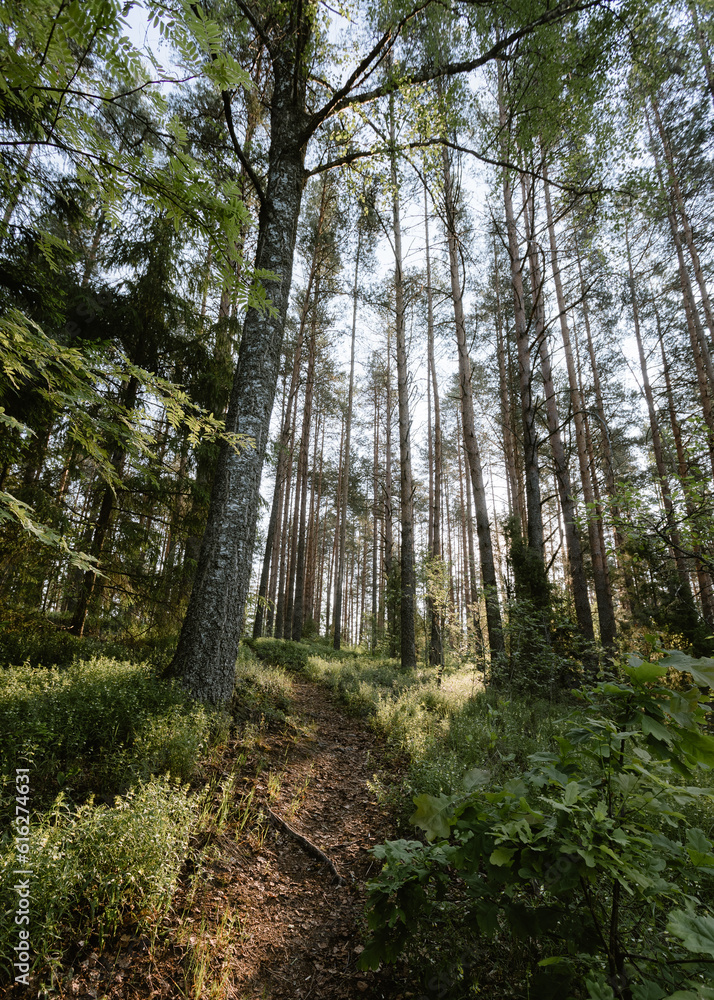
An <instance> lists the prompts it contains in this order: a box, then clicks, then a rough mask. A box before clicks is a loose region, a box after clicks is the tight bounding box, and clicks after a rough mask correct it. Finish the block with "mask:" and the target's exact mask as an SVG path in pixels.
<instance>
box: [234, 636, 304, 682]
mask: <svg viewBox="0 0 714 1000" xmlns="http://www.w3.org/2000/svg"><path fill="white" fill-rule="evenodd" d="M243 641H244V643H245V644H246V646H248V647H249V648H250V649H252V650H253V652H254V653H255V655H256V656H257V657H258V659H259V660H264V661H265V662H266V663H269V664H270V665H271V666H272V667H283V668H284V669H285V670H292V671H294V672H296V673H301V672H302V671H303V670H304V669H305V666H306V664H307V658H308V655H309V653H310V647H309V646H308V645H306V644H305V643H302V642H291V641H290V640H288V639H270V638H267V637H266V638H262V639H244V640H243Z"/></svg>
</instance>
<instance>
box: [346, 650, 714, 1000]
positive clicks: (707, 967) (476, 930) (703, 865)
mask: <svg viewBox="0 0 714 1000" xmlns="http://www.w3.org/2000/svg"><path fill="white" fill-rule="evenodd" d="M668 668H675V669H677V670H686V671H688V672H689V673H690V675H691V676H692V678H693V680H694V681H695V684H694V685H692V686H690V688H689V689H688V690H687V691H686V692H681V691H674V690H671V689H669V688H666V687H664V686H662V684H661V680H662V678H663V677H664V676H665V675H666V674H667V670H668ZM624 672H625V675H624V676H623V677H621V678H619V679H618V680H616V681H615V680H611V681H606V682H602V683H600V684H598V685H597V686H595V687H593V688H591V689H589V690H588V691H586V692H585V693H584V694H583V696H582V700H583V702H584V707H583V708H582V709H581V710H580V711H579V712H578V713H576V714H574V715H573V716H572V717H570V718H568V719H567V720H564V722H563V725H562V731H561V733H560V735H559V736H558V738H557V743H556V747H557V749H555V750H554V751H553V752H550V751H540V752H536V753H534V754H531V755H530V758H529V761H528V767H527V769H526V770H524V771H522V773H520V774H518V775H517V776H515V777H513V778H511V779H510V780H507V781H506V782H505V783H502V784H500V785H499V784H497V783H494V782H493V780H492V776H491V774H490V773H489V772H488V771H487V770H484V769H483V768H474V769H472V770H471V771H470V772H469V773H467V775H466V777H465V778H464V780H463V783H462V787H461V789H459V790H458V791H457V792H455V793H452V794H444V793H441V794H439V795H438V796H436V795H430V794H426V793H423V794H421V795H419V796H416V797H415V799H414V804H415V805H416V806H417V810H416V812H415V813H414V815H413V816H412V821H413V822H414V823H415V824H416V825H417V826H419V827H420V828H421V829H422V830H424V831H425V833H426V835H427V838H428V839H429V841H430V843H428V844H422V843H421V842H419V841H406V840H401V841H396V842H392V843H387V844H385V845H383V846H382V847H379V848H376V849H375V851H374V853H375V855H376V856H377V857H379V858H381V859H382V860H383V861H384V862H385V864H384V867H383V869H382V872H381V874H380V875H379V876H378V877H377V878H376V879H375V880H374V881H373V882H372V883H371V884H370V886H369V904H370V912H369V923H370V928H371V930H372V934H373V936H372V939H371V941H370V942H369V943H368V947H367V949H366V950H365V952H364V954H363V957H362V961H363V964H364V965H365V966H366V967H369V966H375V965H376V964H377V963H378V962H380V961H391V960H393V959H394V958H396V957H397V956H398V955H399V954H401V953H402V952H403V951H404V950H405V949H411V955H412V957H415V958H417V959H418V956H419V953H420V952H421V953H422V955H423V954H424V952H425V950H427V949H428V948H429V947H430V943H431V942H432V941H433V940H434V939H442V944H441V947H442V948H443V936H444V933H445V932H446V931H447V929H448V931H449V933H450V934H452V937H453V939H454V940H457V939H459V938H460V940H461V942H462V944H463V941H464V940H467V941H469V942H470V947H471V950H472V952H473V950H474V949H478V948H479V947H482V945H483V942H484V941H487V942H491V946H492V947H496V948H498V947H500V948H503V947H504V945H505V946H507V948H508V950H509V953H510V954H509V960H508V967H509V969H510V970H511V973H512V974H513V973H518V974H517V975H516V976H515V977H513V978H515V980H516V982H517V981H518V980H521V981H522V983H523V989H522V991H521V992H520V993H515V992H513V993H511V995H519V996H525V995H526V993H527V995H528V996H529V997H532V998H536V997H542V998H551V997H553V996H562V997H590V998H591V1000H608V998H609V1000H613V998H616V997H617V998H623V1000H664V998H665V997H667V998H670V1000H673V997H674V995H676V996H677V998H681V1000H685V998H686V1000H698V998H699V1000H705V998H706V1000H711V998H712V997H713V996H714V991H712V990H711V989H710V988H709V987H708V986H707V985H706V984H707V983H710V982H711V977H710V974H711V968H712V964H711V963H712V959H714V910H712V909H711V908H707V907H708V906H709V907H710V900H711V898H712V889H714V878H713V877H712V873H713V872H714V846H713V845H712V842H711V839H710V835H711V825H712V823H711V820H712V815H713V811H712V807H713V805H714V793H713V792H712V790H711V787H708V788H707V787H703V786H702V783H701V781H699V780H698V779H699V778H700V777H701V775H702V773H703V772H706V773H707V775H709V774H710V770H711V768H712V767H713V766H714V737H712V736H710V735H708V734H707V733H706V732H705V723H706V713H707V711H708V706H707V699H708V698H709V697H710V694H709V692H708V691H707V692H706V695H705V696H703V695H702V694H701V692H700V690H699V687H698V685H701V686H702V687H714V661H706V662H701V661H694V660H692V659H690V658H688V657H685V656H683V654H670V655H669V656H668V657H667V658H666V659H663V660H661V661H659V662H658V663H650V662H646V661H642V660H640V659H639V658H635V657H633V658H631V660H630V662H629V663H628V664H627V665H625V667H624ZM707 816H708V818H709V819H708V822H707V819H706V818H707ZM702 826H704V827H705V828H706V830H705V829H702ZM455 925H456V926H458V927H459V934H458V935H453V931H452V928H453V927H454V926H455ZM494 943H495V944H494ZM452 960H453V956H452ZM490 965H491V963H489V962H488V961H483V962H481V963H480V966H481V969H482V970H484V969H488V968H489V967H490ZM480 974H481V973H480V972H479V971H478V966H476V965H471V967H470V970H469V971H468V974H467V975H466V981H465V982H464V983H463V984H462V985H463V987H464V988H466V989H470V988H476V986H477V983H478V977H479V975H480ZM452 985H453V982H452ZM678 990H681V991H683V992H681V993H676V994H675V991H678ZM442 995H446V993H444V992H442Z"/></svg>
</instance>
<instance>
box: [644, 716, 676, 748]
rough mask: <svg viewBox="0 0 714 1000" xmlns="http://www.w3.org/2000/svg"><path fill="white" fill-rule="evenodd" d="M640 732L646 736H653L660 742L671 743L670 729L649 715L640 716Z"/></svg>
mask: <svg viewBox="0 0 714 1000" xmlns="http://www.w3.org/2000/svg"><path fill="white" fill-rule="evenodd" d="M642 732H643V733H645V735H647V736H654V738H655V739H656V740H659V741H660V742H661V743H667V744H671V743H672V742H673V740H674V736H673V735H672V733H671V732H670V730H669V729H667V727H666V726H663V725H662V723H661V722H658V721H657V719H653V718H652V716H651V715H643V716H642Z"/></svg>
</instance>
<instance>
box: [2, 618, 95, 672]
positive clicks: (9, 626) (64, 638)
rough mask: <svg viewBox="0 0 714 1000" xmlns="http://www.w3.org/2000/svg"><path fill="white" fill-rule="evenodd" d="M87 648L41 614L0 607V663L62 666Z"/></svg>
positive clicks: (65, 629) (84, 642) (86, 643)
mask: <svg viewBox="0 0 714 1000" xmlns="http://www.w3.org/2000/svg"><path fill="white" fill-rule="evenodd" d="M89 645H90V644H89V643H88V642H86V641H85V640H82V639H79V638H78V637H77V636H76V635H72V634H71V633H70V632H69V631H68V630H67V628H66V627H62V625H60V624H59V623H57V622H54V621H51V620H50V619H48V618H44V617H43V616H41V615H38V614H30V613H28V612H24V611H18V610H15V609H12V608H7V607H2V608H0V664H3V665H4V664H10V663H31V664H32V665H33V666H37V665H38V664H40V663H45V664H47V665H50V664H57V665H60V666H66V665H67V664H69V663H71V662H72V660H73V659H74V658H75V657H76V656H79V655H81V654H82V652H83V651H84V650H85V649H87V648H88V647H89ZM94 652H96V650H94ZM89 655H92V653H89Z"/></svg>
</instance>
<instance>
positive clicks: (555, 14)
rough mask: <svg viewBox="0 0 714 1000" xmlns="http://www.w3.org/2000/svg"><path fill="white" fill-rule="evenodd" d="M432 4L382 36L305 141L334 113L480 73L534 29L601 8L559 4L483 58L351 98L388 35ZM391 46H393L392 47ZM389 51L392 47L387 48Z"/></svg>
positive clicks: (315, 119) (588, 2)
mask: <svg viewBox="0 0 714 1000" xmlns="http://www.w3.org/2000/svg"><path fill="white" fill-rule="evenodd" d="M430 2H431V0H426V2H425V3H423V4H421V5H420V6H419V7H415V8H414V10H413V11H411V12H410V13H409V15H408V16H407V17H404V18H402V20H401V21H400V22H399V23H398V24H397V25H396V27H395V28H394V29H391V30H390V31H389V32H387V33H385V35H383V36H382V38H381V39H380V40H379V42H377V44H376V45H375V46H374V48H373V49H372V51H371V52H370V53H369V54H368V55H367V56H365V58H364V59H363V60H362V62H361V63H360V65H359V66H358V67H357V69H356V70H355V72H354V73H353V74H352V75H351V76H350V78H349V79H348V80H347V82H346V83H345V84H344V86H343V87H341V88H340V90H339V91H338V92H337V93H336V94H335V96H334V98H333V99H332V100H331V101H329V102H328V103H327V104H326V105H325V106H324V108H322V109H321V110H320V111H318V112H316V114H314V115H313V116H312V118H311V119H310V123H309V125H308V130H307V134H306V138H309V137H310V135H312V133H313V132H314V131H315V129H316V128H317V126H318V125H319V124H320V123H321V122H322V121H324V119H325V118H327V117H328V116H329V115H331V114H332V113H333V112H334V111H341V110H342V109H343V108H346V107H349V106H350V105H352V104H366V103H368V102H369V101H375V100H376V99H377V98H378V97H385V96H386V95H387V94H389V93H391V92H392V91H395V90H397V89H399V88H401V87H404V86H407V87H409V86H413V85H414V84H417V83H428V82H429V81H430V80H438V79H440V78H442V77H447V76H456V75H457V74H459V73H470V72H471V71H472V70H475V69H479V68H480V67H481V66H484V65H485V64H486V63H488V62H491V61H492V60H493V59H496V58H497V57H498V56H501V54H502V53H503V52H504V51H505V50H506V49H508V48H509V47H510V46H511V45H513V44H515V43H516V42H518V41H519V40H520V39H521V38H524V37H525V36H526V35H529V34H531V32H533V31H535V29H536V28H540V27H543V26H545V25H547V24H552V23H553V22H555V21H560V20H562V19H563V18H564V17H566V15H568V14H574V13H578V12H579V11H583V10H589V9H590V8H591V7H597V6H599V5H600V0H578V2H576V3H572V4H570V3H568V2H565V3H562V4H559V5H558V6H556V7H555V8H553V9H551V10H548V11H546V12H545V13H544V14H542V15H541V16H540V17H537V18H536V19H535V20H534V21H531V22H530V23H529V24H527V25H525V26H524V27H522V28H519V29H518V30H517V31H512V32H511V34H510V35H507V36H506V37H505V38H502V39H500V40H499V41H497V42H496V43H495V45H492V46H491V48H490V49H489V50H488V51H487V52H484V53H483V55H480V56H478V57H477V58H476V59H467V60H464V61H461V62H455V63H446V64H445V65H444V66H437V67H429V68H428V69H427V68H424V69H421V70H419V71H418V72H416V73H412V74H411V75H408V76H406V77H404V78H402V79H400V80H393V81H388V82H387V83H384V84H382V85H381V86H380V87H375V88H374V90H369V91H364V92H362V93H361V94H350V90H351V89H352V87H353V86H354V84H355V81H356V78H357V76H358V75H359V73H360V72H362V71H363V70H364V69H366V67H367V66H368V65H369V62H370V61H371V60H372V59H374V58H376V56H377V55H379V53H380V50H381V47H382V46H383V45H384V44H385V42H386V40H387V39H388V38H389V37H390V35H391V31H392V30H394V31H395V32H396V33H397V34H398V33H399V32H400V31H401V30H402V28H403V27H404V26H405V25H406V23H407V22H408V21H409V20H410V19H411V18H412V17H414V16H415V14H417V13H418V12H419V11H420V10H422V9H423V8H424V7H426V6H428V5H429V3H430ZM391 44H392V45H393V44H394V42H392V43H391ZM390 48H391V45H390ZM376 65H378V63H377V64H375V66H373V67H372V69H371V70H370V71H369V73H368V74H366V75H367V76H368V75H370V74H371V73H372V72H374V69H376Z"/></svg>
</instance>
